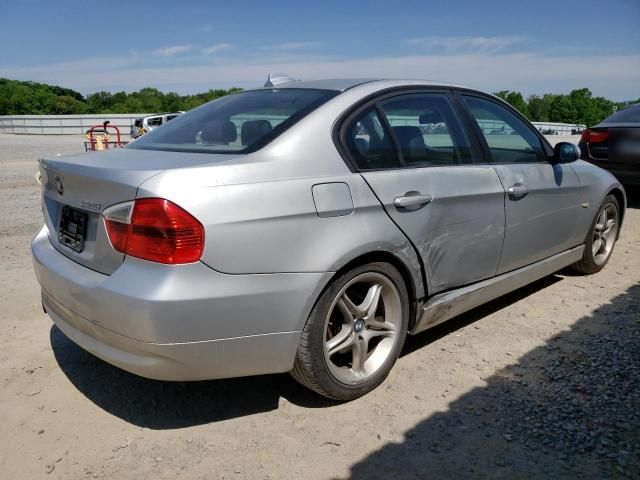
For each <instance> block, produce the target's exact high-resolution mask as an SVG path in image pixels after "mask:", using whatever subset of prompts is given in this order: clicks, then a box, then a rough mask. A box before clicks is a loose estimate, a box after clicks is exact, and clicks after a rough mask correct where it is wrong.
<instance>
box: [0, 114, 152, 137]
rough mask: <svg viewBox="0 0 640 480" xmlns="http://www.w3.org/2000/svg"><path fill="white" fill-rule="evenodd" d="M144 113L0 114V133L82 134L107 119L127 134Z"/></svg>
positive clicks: (122, 133)
mask: <svg viewBox="0 0 640 480" xmlns="http://www.w3.org/2000/svg"><path fill="white" fill-rule="evenodd" d="M146 115H148V114H146V113H126V114H120V113H105V114H99V115H0V133H15V134H22V135H82V134H83V133H85V132H86V131H87V129H88V128H89V127H91V126H93V125H101V124H102V122H104V121H106V120H108V121H109V122H110V123H109V124H110V125H115V126H116V127H118V128H119V129H120V134H121V135H129V131H130V127H131V124H132V123H133V121H134V120H135V119H136V118H139V117H144V116H146Z"/></svg>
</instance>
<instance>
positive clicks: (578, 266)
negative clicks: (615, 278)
mask: <svg viewBox="0 0 640 480" xmlns="http://www.w3.org/2000/svg"><path fill="white" fill-rule="evenodd" d="M619 228H620V205H619V204H618V200H617V199H616V197H615V196H614V195H607V197H606V198H605V199H604V202H602V205H600V208H599V209H598V213H597V214H596V217H595V218H594V219H593V223H592V224H591V228H589V233H588V234H587V238H586V239H585V242H584V245H585V248H584V253H583V254H582V259H581V260H580V261H579V262H576V263H574V264H573V265H572V268H573V269H574V270H575V271H576V272H578V273H581V274H583V275H590V274H592V273H597V272H599V271H600V270H602V269H603V268H604V267H605V265H606V264H607V263H608V262H609V259H610V258H611V254H612V253H613V248H614V246H615V243H616V240H617V239H618V231H619Z"/></svg>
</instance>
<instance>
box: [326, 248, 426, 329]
mask: <svg viewBox="0 0 640 480" xmlns="http://www.w3.org/2000/svg"><path fill="white" fill-rule="evenodd" d="M376 262H385V263H389V264H391V265H392V266H394V267H395V268H396V269H397V270H398V272H400V275H402V279H403V280H404V283H405V286H406V288H407V293H408V294H409V303H410V305H411V308H410V311H409V330H411V328H412V327H413V325H414V323H415V310H416V309H415V308H414V306H415V305H416V302H417V301H418V300H420V299H422V298H424V297H426V295H427V291H426V290H427V287H426V285H422V280H421V279H419V280H418V281H419V282H420V283H418V282H417V281H416V279H415V278H414V277H413V275H412V274H411V270H410V268H409V267H408V266H407V265H406V263H405V262H404V261H403V260H402V259H400V258H399V257H398V256H397V255H394V254H393V253H391V252H388V251H386V250H379V251H374V252H367V253H364V254H361V255H359V256H357V257H355V258H353V259H352V260H350V261H349V262H347V263H346V264H345V265H343V266H342V267H341V268H339V269H338V270H337V271H336V272H335V274H334V275H333V277H331V279H330V280H329V281H328V282H327V285H326V286H325V288H324V289H323V291H322V292H321V294H320V295H319V296H318V298H320V296H321V295H322V293H324V290H325V289H326V288H328V286H329V285H331V284H332V283H333V281H334V280H335V279H336V278H338V277H340V275H342V274H343V273H345V272H348V271H349V270H351V269H353V268H355V267H358V266H360V265H365V264H368V263H376ZM422 289H424V295H423V294H422V291H421V290H422Z"/></svg>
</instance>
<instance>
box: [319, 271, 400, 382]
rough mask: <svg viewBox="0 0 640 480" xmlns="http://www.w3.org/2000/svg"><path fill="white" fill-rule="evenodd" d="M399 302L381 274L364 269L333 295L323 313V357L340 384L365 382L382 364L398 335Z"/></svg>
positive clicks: (398, 298)
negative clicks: (363, 271)
mask: <svg viewBox="0 0 640 480" xmlns="http://www.w3.org/2000/svg"><path fill="white" fill-rule="evenodd" d="M401 325H402V304H401V300H400V294H399V293H398V289H397V288H396V286H395V285H394V283H393V282H392V281H391V280H390V279H389V278H388V277H386V276H385V275H382V274H380V273H375V272H366V273H362V274H360V275H358V276H356V277H354V278H353V279H352V280H351V281H350V282H349V283H347V284H346V285H345V286H344V287H343V288H342V289H341V290H340V291H339V292H338V294H337V295H336V297H335V299H334V301H333V303H332V305H331V308H330V309H329V313H328V314H327V318H326V322H325V331H324V357H325V361H326V363H327V365H328V367H329V371H330V372H331V374H332V375H333V376H334V378H335V379H336V380H338V381H340V382H342V383H344V384H350V385H353V384H358V383H362V382H364V381H366V380H367V379H369V378H370V377H371V376H372V375H374V374H375V373H376V372H377V371H378V370H379V369H380V368H382V366H383V365H384V364H385V362H386V361H387V359H388V358H389V356H390V355H391V354H392V352H393V351H394V347H395V344H396V342H397V341H398V340H399V339H400V338H401V335H400V331H399V329H400V326H401Z"/></svg>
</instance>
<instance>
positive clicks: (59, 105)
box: [0, 78, 241, 115]
mask: <svg viewBox="0 0 640 480" xmlns="http://www.w3.org/2000/svg"><path fill="white" fill-rule="evenodd" d="M240 90H241V89H240V88H230V89H228V90H223V89H216V90H213V89H211V90H208V91H207V92H203V93H196V94H194V95H179V94H177V93H175V92H169V93H163V92H161V91H160V90H158V89H156V88H143V89H141V90H138V91H137V92H131V93H127V92H116V93H111V92H104V91H101V92H96V93H92V94H89V95H87V96H86V97H84V96H83V95H82V94H80V93H78V92H76V91H74V90H71V89H69V88H62V87H58V86H55V85H47V84H44V83H36V82H23V81H18V80H9V79H6V78H0V115H71V114H86V113H155V112H178V111H186V110H191V109H192V108H195V107H197V106H199V105H202V104H203V103H207V102H210V101H211V100H215V99H216V98H219V97H222V96H224V95H228V94H230V93H234V92H239V91H240Z"/></svg>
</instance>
